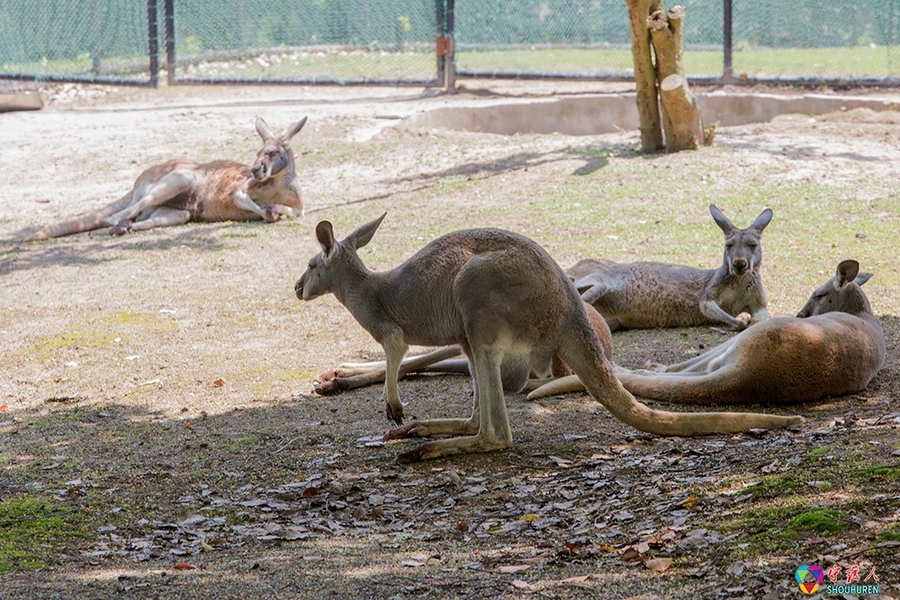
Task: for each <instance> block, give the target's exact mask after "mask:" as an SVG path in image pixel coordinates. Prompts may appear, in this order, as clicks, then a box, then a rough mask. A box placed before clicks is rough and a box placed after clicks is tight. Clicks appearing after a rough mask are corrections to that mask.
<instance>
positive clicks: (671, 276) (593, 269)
mask: <svg viewBox="0 0 900 600" xmlns="http://www.w3.org/2000/svg"><path fill="white" fill-rule="evenodd" d="M709 212H710V213H711V214H712V217H713V220H715V222H716V224H717V225H718V226H719V227H720V228H721V229H722V232H723V233H724V234H725V254H724V257H723V260H722V265H721V266H719V267H718V268H717V269H698V268H696V267H688V266H682V265H670V264H665V263H657V262H633V263H616V262H613V261H611V260H594V259H587V260H582V261H580V262H578V263H576V264H575V265H573V266H572V267H570V268H569V269H568V270H567V271H566V273H567V274H568V275H569V276H570V277H572V278H573V279H574V280H575V285H576V287H577V288H578V290H579V291H581V292H582V294H581V297H582V298H583V299H584V301H585V302H589V303H590V304H593V305H594V308H596V309H597V310H598V311H599V312H600V314H602V315H603V316H604V317H605V318H606V322H607V324H609V328H610V330H612V331H615V330H617V329H652V328H656V327H694V326H698V325H724V326H727V327H728V328H730V329H736V330H741V329H744V328H746V327H747V326H748V325H749V324H750V323H756V322H758V321H762V320H764V319H766V318H767V317H768V316H769V313H768V312H767V311H766V305H767V304H768V300H767V299H766V294H765V291H764V290H763V285H762V279H761V278H760V275H759V266H760V264H761V262H762V246H761V244H760V237H761V236H762V232H763V230H764V229H765V228H766V225H768V224H769V221H771V219H772V211H771V210H770V209H768V208H767V209H766V210H764V211H763V212H762V214H760V215H759V216H758V217H757V218H756V220H755V221H754V222H753V224H752V225H750V227H748V228H747V229H739V228H737V227H735V226H734V224H733V223H732V222H731V221H729V220H728V218H727V217H725V215H723V214H722V211H720V210H719V209H718V208H716V206H715V205H714V204H710V205H709ZM743 312H746V313H748V314H749V315H750V318H749V319H745V318H738V315H740V314H741V313H743Z"/></svg>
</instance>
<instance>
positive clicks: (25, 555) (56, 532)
mask: <svg viewBox="0 0 900 600" xmlns="http://www.w3.org/2000/svg"><path fill="white" fill-rule="evenodd" d="M83 518H84V514H83V513H82V512H81V511H79V510H71V509H68V508H65V507H63V506H58V505H53V504H51V503H50V502H48V501H47V500H45V499H43V498H38V497H36V496H23V497H19V498H9V499H7V500H4V501H3V502H0V573H5V572H9V571H16V570H22V569H39V568H41V567H44V566H45V565H46V559H47V556H48V555H50V554H51V553H52V552H53V551H54V549H57V548H60V547H62V546H64V545H65V543H66V540H67V539H68V538H72V537H78V536H81V535H82V533H83V530H82V525H81V521H82V520H83Z"/></svg>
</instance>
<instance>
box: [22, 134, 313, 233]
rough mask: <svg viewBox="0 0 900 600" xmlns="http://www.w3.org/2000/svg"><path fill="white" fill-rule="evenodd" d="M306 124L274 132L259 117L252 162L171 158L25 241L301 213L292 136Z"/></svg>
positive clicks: (289, 215)
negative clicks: (91, 208) (92, 207)
mask: <svg viewBox="0 0 900 600" xmlns="http://www.w3.org/2000/svg"><path fill="white" fill-rule="evenodd" d="M305 124H306V117H304V118H303V119H302V120H300V121H299V122H297V123H294V124H293V125H291V126H290V127H288V128H287V129H285V130H284V131H283V132H281V133H280V134H278V135H276V134H274V133H272V131H271V130H270V129H269V126H268V125H266V122H265V121H263V120H262V119H261V118H257V119H256V132H257V133H259V135H260V137H261V138H262V139H263V147H262V148H260V150H259V152H258V153H257V155H256V160H255V161H254V163H253V166H247V165H242V164H240V163H236V162H232V161H227V160H220V161H214V162H209V163H203V164H199V163H195V162H190V161H186V160H170V161H168V162H164V163H162V164H158V165H154V166H152V167H150V168H149V169H147V170H146V171H144V172H143V173H141V174H140V175H139V176H138V178H137V180H136V181H135V182H134V187H133V188H132V189H131V191H130V192H128V193H127V194H125V195H124V196H122V197H121V198H119V199H118V200H116V201H115V202H113V203H111V204H108V205H106V206H104V207H103V208H101V209H100V210H98V211H96V212H93V213H90V214H87V215H85V216H83V217H80V218H77V219H73V220H71V221H64V222H61V223H56V224H54V225H50V226H48V227H45V228H43V229H41V230H40V231H37V232H35V233H33V234H31V235H30V236H28V237H27V238H26V240H25V241H36V240H46V239H48V238H54V237H60V236H64V235H72V234H74V233H81V232H84V231H94V230H100V229H104V230H106V231H107V232H108V233H110V234H116V235H123V234H125V233H128V232H131V231H137V230H143V229H151V228H153V227H170V226H173V225H181V224H183V223H187V222H188V221H206V222H215V221H253V220H258V219H262V220H264V221H266V222H268V223H272V222H275V221H278V220H280V219H282V218H285V217H295V216H298V215H300V214H301V213H302V211H303V202H302V200H301V199H300V183H299V181H297V172H296V166H295V164H294V153H293V151H292V150H291V145H290V144H291V138H292V137H294V136H295V135H296V134H297V133H298V132H299V131H300V130H301V129H302V128H303V125H305Z"/></svg>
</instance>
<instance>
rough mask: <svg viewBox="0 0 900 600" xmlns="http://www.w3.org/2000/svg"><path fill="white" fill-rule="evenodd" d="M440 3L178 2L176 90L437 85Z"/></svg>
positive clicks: (340, 0) (360, 0)
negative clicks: (250, 84) (183, 86)
mask: <svg viewBox="0 0 900 600" xmlns="http://www.w3.org/2000/svg"><path fill="white" fill-rule="evenodd" d="M437 10H438V6H437V5H436V3H435V2H434V0H279V1H278V2H272V1H271V0H178V1H177V2H175V28H174V47H175V54H176V56H177V59H176V65H175V68H176V76H175V79H174V80H175V81H176V82H221V81H239V82H245V81H254V82H310V83H321V82H339V83H394V84H397V83H418V84H421V83H435V84H436V83H437V77H438V73H437V70H438V59H437V53H436V50H435V32H436V24H437V21H438V16H439V15H438V13H437Z"/></svg>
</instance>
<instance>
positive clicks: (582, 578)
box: [559, 575, 591, 585]
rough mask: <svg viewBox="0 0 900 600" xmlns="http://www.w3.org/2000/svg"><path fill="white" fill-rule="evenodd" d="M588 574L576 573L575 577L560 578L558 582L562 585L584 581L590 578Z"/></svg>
mask: <svg viewBox="0 0 900 600" xmlns="http://www.w3.org/2000/svg"><path fill="white" fill-rule="evenodd" d="M590 577H591V576H590V575H578V576H576V577H568V578H566V579H560V580H559V583H561V584H563V585H574V584H576V583H584V582H585V581H587V580H588V579H590Z"/></svg>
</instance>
